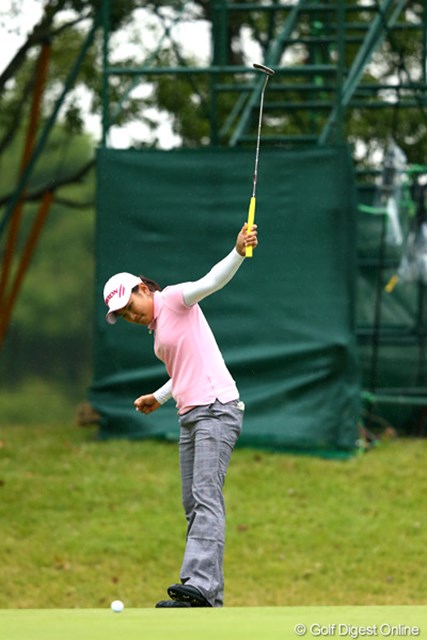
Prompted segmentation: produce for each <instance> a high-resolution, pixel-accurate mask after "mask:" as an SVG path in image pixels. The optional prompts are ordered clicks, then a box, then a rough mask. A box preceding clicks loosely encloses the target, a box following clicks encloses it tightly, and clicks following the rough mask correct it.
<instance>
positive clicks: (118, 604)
mask: <svg viewBox="0 0 427 640" xmlns="http://www.w3.org/2000/svg"><path fill="white" fill-rule="evenodd" d="M111 608H112V610H113V611H114V612H115V613H120V612H121V611H123V609H124V608H125V605H124V604H123V602H122V601H121V600H114V602H112V603H111Z"/></svg>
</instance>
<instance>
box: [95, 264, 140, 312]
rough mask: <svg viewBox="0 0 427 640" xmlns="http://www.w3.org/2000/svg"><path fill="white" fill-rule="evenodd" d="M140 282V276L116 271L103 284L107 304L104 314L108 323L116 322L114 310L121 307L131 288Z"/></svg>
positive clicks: (126, 301)
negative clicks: (106, 311)
mask: <svg viewBox="0 0 427 640" xmlns="http://www.w3.org/2000/svg"><path fill="white" fill-rule="evenodd" d="M141 282H142V280H141V278H138V276H134V275H132V274H131V273H126V272H123V273H116V275H115V276H112V277H111V278H110V279H109V280H107V282H106V283H105V286H104V300H105V304H106V305H107V306H108V313H107V315H106V316H105V319H106V321H107V322H108V323H109V324H116V322H117V316H116V311H118V310H119V309H123V307H125V306H126V305H127V303H128V302H129V298H130V296H131V293H132V289H133V288H134V287H136V285H137V284H140V283H141Z"/></svg>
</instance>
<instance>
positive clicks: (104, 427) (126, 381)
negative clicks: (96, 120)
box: [90, 146, 360, 455]
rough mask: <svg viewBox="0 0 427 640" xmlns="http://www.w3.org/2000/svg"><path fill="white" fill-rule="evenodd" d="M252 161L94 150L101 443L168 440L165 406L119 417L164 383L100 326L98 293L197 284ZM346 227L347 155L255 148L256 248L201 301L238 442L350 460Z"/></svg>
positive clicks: (210, 152) (172, 424)
mask: <svg viewBox="0 0 427 640" xmlns="http://www.w3.org/2000/svg"><path fill="white" fill-rule="evenodd" d="M253 162H254V153H253V152H251V151H249V150H227V149H226V150H215V149H207V150H176V151H138V150H125V151H121V150H110V149H100V150H99V152H98V157H97V175H98V194H97V198H98V202H97V207H98V222H97V249H96V260H97V277H96V291H95V295H96V300H97V311H96V324H95V363H94V364H95V367H94V371H95V373H94V380H93V384H92V387H91V390H90V400H91V403H92V405H93V406H94V408H95V409H97V410H98V411H99V412H100V413H101V415H102V420H101V426H100V436H101V437H117V436H125V437H130V438H145V437H156V438H167V439H169V438H170V439H177V437H178V422H177V416H176V408H175V405H174V402H173V401H169V402H168V403H167V404H166V405H164V406H163V407H161V408H160V409H159V410H158V411H157V412H155V413H153V414H151V415H149V416H143V415H141V414H138V413H137V412H135V410H134V409H133V399H134V398H135V397H137V396H138V395H141V394H143V393H149V392H151V391H154V390H155V389H156V388H158V387H159V386H160V385H161V384H163V383H164V382H165V381H166V379H167V374H166V372H165V369H164V365H163V364H162V363H161V362H159V361H158V360H157V359H156V357H155V356H154V353H153V344H152V343H153V338H152V336H150V335H149V334H148V332H147V330H146V329H145V328H144V327H141V326H136V325H130V324H127V323H126V322H122V321H119V322H118V323H117V325H115V326H110V325H108V324H107V323H106V322H105V311H106V307H105V305H104V303H103V300H102V288H103V284H104V282H105V281H106V280H107V278H109V277H110V276H111V275H113V274H114V273H116V272H118V271H130V272H133V273H136V274H144V275H146V276H148V277H151V278H154V279H155V280H157V281H158V282H160V284H162V285H163V286H165V285H167V284H173V283H177V282H181V281H185V280H194V279H197V278H199V277H201V276H202V275H204V274H205V273H206V272H207V271H208V270H209V269H210V268H211V267H212V266H213V265H214V264H215V263H216V262H217V261H219V260H220V259H221V258H222V257H224V256H225V255H226V254H227V253H228V252H229V251H230V250H231V248H232V246H233V244H234V240H235V236H236V234H237V232H238V230H239V228H240V226H241V225H242V223H243V222H244V221H245V219H246V215H247V207H248V203H249V198H250V195H251V187H252V173H253ZM355 217H356V202H355V185H354V176H353V169H352V163H351V159H350V155H349V152H348V149H347V147H345V146H342V147H341V146H340V147H327V148H319V149H318V150H310V151H301V152H295V151H292V152H287V151H283V150H280V149H278V150H271V149H269V150H265V151H262V153H261V158H260V171H259V180H258V190H257V219H256V221H257V223H258V225H259V239H260V245H259V247H258V249H257V250H256V252H255V255H254V258H253V259H247V260H246V261H245V262H244V264H243V265H242V267H241V268H240V270H239V271H238V273H237V275H236V276H235V277H234V279H233V280H232V281H231V282H230V283H229V284H228V285H227V286H226V287H225V288H224V289H223V290H221V291H220V292H217V293H216V294H214V295H213V296H211V297H209V298H207V299H206V300H204V301H203V302H202V303H201V304H202V308H203V310H204V312H205V315H206V316H207V318H208V321H209V323H210V325H211V327H212V328H213V330H214V333H215V335H216V337H217V341H218V343H219V345H220V347H221V350H222V353H223V355H224V358H225V360H226V362H227V364H228V366H229V368H230V370H231V372H232V374H233V376H234V378H235V380H236V381H237V384H238V387H239V390H240V393H241V397H242V399H243V400H244V402H245V404H246V415H245V423H244V430H243V433H242V436H241V439H240V444H242V445H251V446H257V447H268V448H273V449H278V450H297V451H298V450H301V451H314V452H319V453H325V454H326V453H330V454H335V455H338V454H340V453H344V454H345V453H346V452H350V451H352V450H353V448H354V446H355V441H356V437H357V436H356V425H357V420H358V415H359V398H360V386H359V371H358V365H357V355H356V347H355V338H354V313H355V312H354V307H355V304H354V299H355V292H354V283H355V252H356V242H355Z"/></svg>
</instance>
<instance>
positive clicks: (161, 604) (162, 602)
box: [156, 600, 191, 609]
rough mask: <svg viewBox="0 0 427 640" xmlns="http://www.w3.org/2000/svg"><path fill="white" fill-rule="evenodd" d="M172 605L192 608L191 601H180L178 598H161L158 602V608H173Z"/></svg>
mask: <svg viewBox="0 0 427 640" xmlns="http://www.w3.org/2000/svg"><path fill="white" fill-rule="evenodd" d="M172 607H181V608H184V609H187V608H188V607H190V608H191V604H190V603H189V602H178V600H160V602H158V603H157V604H156V609H171V608H172Z"/></svg>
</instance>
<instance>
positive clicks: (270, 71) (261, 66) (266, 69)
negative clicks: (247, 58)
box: [253, 62, 275, 76]
mask: <svg viewBox="0 0 427 640" xmlns="http://www.w3.org/2000/svg"><path fill="white" fill-rule="evenodd" d="M253 67H254V68H255V69H258V71H262V72H263V73H266V74H267V75H268V76H274V74H275V71H273V69H270V67H266V66H265V65H264V64H257V63H256V62H255V63H254V64H253Z"/></svg>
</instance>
